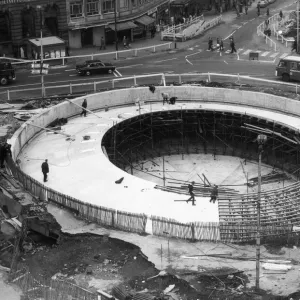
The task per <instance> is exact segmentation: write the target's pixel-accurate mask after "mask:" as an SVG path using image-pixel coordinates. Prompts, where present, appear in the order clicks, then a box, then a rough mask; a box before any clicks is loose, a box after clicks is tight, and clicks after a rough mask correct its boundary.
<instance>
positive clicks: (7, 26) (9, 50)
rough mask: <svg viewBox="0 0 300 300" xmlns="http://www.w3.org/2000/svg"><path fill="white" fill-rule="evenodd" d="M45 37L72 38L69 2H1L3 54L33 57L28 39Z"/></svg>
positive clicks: (0, 21) (1, 45) (1, 0)
mask: <svg viewBox="0 0 300 300" xmlns="http://www.w3.org/2000/svg"><path fill="white" fill-rule="evenodd" d="M41 26H42V28H43V36H58V37H60V38H62V39H64V40H66V39H67V38H68V30H67V11H66V1H65V0H53V1H48V0H36V1H34V0H32V1H28V0H0V54H13V55H14V56H15V57H25V58H31V52H30V51H29V50H28V40H29V39H32V38H35V37H39V36H40V29H41Z"/></svg>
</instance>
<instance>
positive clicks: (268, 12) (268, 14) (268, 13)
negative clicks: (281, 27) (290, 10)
mask: <svg viewBox="0 0 300 300" xmlns="http://www.w3.org/2000/svg"><path fill="white" fill-rule="evenodd" d="M269 16H270V10H269V8H267V17H269Z"/></svg>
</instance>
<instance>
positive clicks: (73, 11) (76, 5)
mask: <svg viewBox="0 0 300 300" xmlns="http://www.w3.org/2000/svg"><path fill="white" fill-rule="evenodd" d="M70 16H71V18H78V17H81V16H82V2H81V1H76V2H71V3H70Z"/></svg>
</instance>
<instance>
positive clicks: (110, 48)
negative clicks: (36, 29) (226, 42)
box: [69, 4, 256, 56]
mask: <svg viewBox="0 0 300 300" xmlns="http://www.w3.org/2000/svg"><path fill="white" fill-rule="evenodd" d="M255 7H256V6H255V5H253V4H252V6H249V10H248V11H250V10H252V9H255ZM203 15H204V20H205V21H206V22H209V21H210V20H212V19H214V18H216V17H218V16H219V14H216V13H215V11H214V10H211V11H207V12H205V13H204V14H203ZM242 16H243V14H241V17H240V18H239V19H241V18H242ZM222 19H223V22H222V23H230V22H232V21H233V20H236V19H237V15H236V12H235V10H228V11H227V12H223V14H222ZM222 23H221V24H222ZM160 36H161V35H160V32H157V33H156V34H155V37H154V38H152V39H151V38H147V39H137V40H135V41H134V42H133V43H132V44H131V49H137V48H143V47H151V46H155V45H160V44H164V43H168V41H162V40H161V39H160ZM194 43H195V39H191V40H187V41H184V42H177V48H178V49H184V48H188V47H190V46H191V45H193V44H194ZM118 50H119V51H122V50H126V49H124V47H123V44H122V41H121V42H120V43H119V45H118ZM115 51H116V46H115V45H114V44H109V45H106V50H99V46H91V47H84V48H80V49H70V50H69V53H70V56H76V55H87V54H96V53H101V52H103V53H105V52H115Z"/></svg>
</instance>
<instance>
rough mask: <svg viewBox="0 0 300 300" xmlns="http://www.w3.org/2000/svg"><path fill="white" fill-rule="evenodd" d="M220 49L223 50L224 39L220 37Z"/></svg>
mask: <svg viewBox="0 0 300 300" xmlns="http://www.w3.org/2000/svg"><path fill="white" fill-rule="evenodd" d="M220 51H224V41H223V39H221V41H220Z"/></svg>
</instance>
